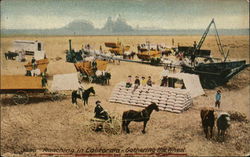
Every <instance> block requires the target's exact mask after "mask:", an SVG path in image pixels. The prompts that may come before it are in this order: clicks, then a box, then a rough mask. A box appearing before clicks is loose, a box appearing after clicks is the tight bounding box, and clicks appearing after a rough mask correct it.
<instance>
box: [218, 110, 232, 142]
mask: <svg viewBox="0 0 250 157" xmlns="http://www.w3.org/2000/svg"><path fill="white" fill-rule="evenodd" d="M229 126H230V115H229V114H228V113H220V114H219V116H218V119H217V129H218V137H220V136H222V139H223V140H224V136H225V131H226V130H227V128H228V127H229Z"/></svg>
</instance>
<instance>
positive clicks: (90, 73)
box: [74, 60, 110, 83]
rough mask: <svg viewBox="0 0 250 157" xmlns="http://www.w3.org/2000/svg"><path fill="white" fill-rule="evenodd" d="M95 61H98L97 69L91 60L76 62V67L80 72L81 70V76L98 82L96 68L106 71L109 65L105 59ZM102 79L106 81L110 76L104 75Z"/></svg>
mask: <svg viewBox="0 0 250 157" xmlns="http://www.w3.org/2000/svg"><path fill="white" fill-rule="evenodd" d="M95 62H96V69H94V67H93V66H92V62H90V61H85V62H77V63H74V65H75V68H76V70H77V71H78V72H80V74H81V77H82V78H83V79H87V80H88V81H89V82H91V83H92V82H98V77H97V76H96V73H95V71H96V70H100V71H105V70H106V69H107V65H108V62H107V61H103V60H95ZM106 73H107V72H106ZM107 74H108V75H110V74H109V73H107ZM109 77H110V76H109ZM102 79H104V81H106V80H105V79H108V78H106V77H104V78H102ZM81 80H82V79H81ZM101 82H102V81H101Z"/></svg>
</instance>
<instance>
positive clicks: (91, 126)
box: [84, 122, 96, 133]
mask: <svg viewBox="0 0 250 157" xmlns="http://www.w3.org/2000/svg"><path fill="white" fill-rule="evenodd" d="M95 130H96V123H95V122H90V123H89V124H87V125H85V126H84V133H89V132H92V131H95Z"/></svg>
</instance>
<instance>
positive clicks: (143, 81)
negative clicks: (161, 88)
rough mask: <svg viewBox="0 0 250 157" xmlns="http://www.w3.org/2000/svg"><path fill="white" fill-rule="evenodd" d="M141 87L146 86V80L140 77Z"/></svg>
mask: <svg viewBox="0 0 250 157" xmlns="http://www.w3.org/2000/svg"><path fill="white" fill-rule="evenodd" d="M141 85H142V86H146V85H147V80H146V79H145V77H144V76H142V77H141Z"/></svg>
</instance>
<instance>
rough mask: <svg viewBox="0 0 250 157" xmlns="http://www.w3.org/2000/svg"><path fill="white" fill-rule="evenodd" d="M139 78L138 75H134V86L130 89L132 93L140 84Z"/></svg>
mask: <svg viewBox="0 0 250 157" xmlns="http://www.w3.org/2000/svg"><path fill="white" fill-rule="evenodd" d="M140 84H141V83H140V80H139V77H138V76H136V77H135V86H134V90H133V91H132V93H134V91H135V90H136V89H137V88H138V87H139V86H140Z"/></svg>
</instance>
